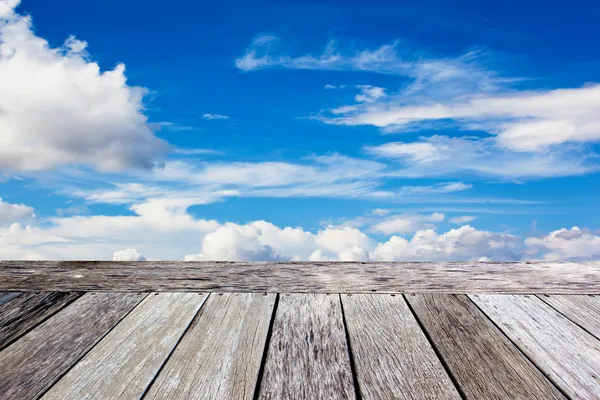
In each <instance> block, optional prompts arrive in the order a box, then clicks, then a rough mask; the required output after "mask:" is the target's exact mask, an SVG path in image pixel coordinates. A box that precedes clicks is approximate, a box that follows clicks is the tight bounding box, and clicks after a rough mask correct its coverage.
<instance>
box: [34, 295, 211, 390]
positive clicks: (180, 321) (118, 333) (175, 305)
mask: <svg viewBox="0 0 600 400" xmlns="http://www.w3.org/2000/svg"><path fill="white" fill-rule="evenodd" d="M207 297H208V295H201V296H199V295H198V294H196V293H187V294H185V293H165V294H162V295H150V296H148V297H146V299H144V301H142V302H141V303H140V305H139V306H137V307H136V308H135V309H134V310H133V311H132V312H131V313H130V314H129V315H128V316H127V317H126V318H125V319H124V320H123V321H121V322H120V323H119V324H118V325H117V326H116V327H115V328H114V329H113V330H112V331H110V333H109V334H108V335H106V336H105V337H104V339H102V341H101V342H100V343H98V344H97V345H96V346H95V347H94V348H93V349H92V350H90V352H89V353H88V354H87V355H86V356H85V357H84V358H83V359H82V360H81V361H79V362H78V363H77V364H76V365H75V366H74V367H73V368H72V369H71V370H70V371H69V372H68V373H67V374H66V375H65V376H64V377H63V378H62V379H61V380H60V381H58V382H57V383H56V384H55V385H54V386H53V387H52V388H51V389H50V390H49V391H48V392H47V393H46V394H45V395H44V396H43V397H42V398H43V399H44V400H79V399H90V400H91V399H98V400H104V399H139V398H140V397H141V396H142V394H143V393H144V391H145V390H146V388H147V387H148V386H149V385H150V382H152V379H153V378H154V376H155V375H156V373H157V372H158V370H159V369H160V367H161V366H162V364H163V363H164V362H165V360H166V359H167V357H168V356H169V354H170V353H171V351H172V350H173V349H174V347H175V345H176V344H177V342H178V340H179V339H180V338H181V336H182V335H183V333H184V332H185V330H186V328H187V327H188V326H189V324H190V323H191V322H192V320H193V319H194V316H195V315H196V313H197V312H198V310H199V309H200V307H201V306H202V304H203V303H204V300H206V298H207Z"/></svg>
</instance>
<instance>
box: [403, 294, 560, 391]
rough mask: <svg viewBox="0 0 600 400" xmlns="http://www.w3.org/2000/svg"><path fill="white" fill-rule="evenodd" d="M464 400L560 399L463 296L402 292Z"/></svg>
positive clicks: (530, 365) (531, 366) (543, 377)
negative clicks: (450, 373) (405, 294)
mask: <svg viewBox="0 0 600 400" xmlns="http://www.w3.org/2000/svg"><path fill="white" fill-rule="evenodd" d="M406 299H407V300H408V302H409V303H410V305H411V306H412V308H413V310H414V312H415V314H416V315H417V317H418V318H419V321H420V322H421V324H422V325H423V327H424V328H425V329H426V331H427V333H428V335H429V337H430V338H431V340H432V341H433V343H434V344H435V346H436V348H437V350H438V353H439V354H440V355H441V357H442V358H443V359H444V361H445V363H446V365H447V366H448V368H449V369H450V371H452V374H453V376H454V378H455V380H456V382H457V383H458V384H459V386H460V387H461V389H462V391H463V393H464V395H465V397H466V398H467V399H474V400H478V399H499V400H500V399H519V400H528V399H531V400H536V399H548V400H550V399H564V396H563V395H562V394H561V393H560V391H558V390H557V389H556V387H555V386H554V385H553V384H552V383H551V382H550V381H548V380H547V379H546V378H545V376H544V375H543V374H542V373H541V372H540V371H539V370H538V369H537V368H536V367H535V366H534V365H533V364H531V362H529V360H528V359H527V358H526V357H524V356H523V355H522V354H521V352H520V351H519V350H518V349H517V348H516V347H515V346H514V344H513V343H512V342H511V341H510V340H508V339H507V338H506V336H504V334H503V333H502V332H500V331H499V330H498V329H497V328H496V327H495V326H494V324H493V323H492V322H490V321H489V319H488V318H487V317H486V316H485V314H483V313H482V312H481V311H480V310H479V309H478V308H477V306H476V305H475V304H473V302H471V300H469V298H468V297H466V296H465V295H458V296H457V295H431V294H425V295H420V294H419V295H407V296H406Z"/></svg>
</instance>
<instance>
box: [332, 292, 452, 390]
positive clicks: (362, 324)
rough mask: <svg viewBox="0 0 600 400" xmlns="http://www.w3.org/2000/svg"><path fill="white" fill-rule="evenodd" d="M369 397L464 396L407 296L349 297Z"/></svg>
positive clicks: (359, 373)
mask: <svg viewBox="0 0 600 400" xmlns="http://www.w3.org/2000/svg"><path fill="white" fill-rule="evenodd" d="M342 304H343V306H344V313H345V315H346V325H347V327H348V335H349V339H350V346H351V348H352V354H353V356H354V364H355V368H356V377H357V380H358V386H359V388H360V394H361V396H362V398H363V399H429V400H433V399H460V398H461V397H460V395H459V393H458V391H457V390H456V388H455V386H454V384H453V383H452V381H451V379H450V377H449V376H448V374H447V373H446V371H445V369H444V367H443V365H442V363H441V362H440V360H439V359H438V358H437V356H436V354H435V352H434V350H433V348H432V347H431V345H430V344H429V342H428V340H427V338H426V336H425V334H424V333H423V331H422V330H421V328H420V327H419V324H418V323H417V321H416V320H415V318H414V317H413V315H412V313H411V311H410V309H409V308H408V305H407V304H406V301H405V300H404V298H403V297H402V296H390V295H368V294H359V295H344V296H342Z"/></svg>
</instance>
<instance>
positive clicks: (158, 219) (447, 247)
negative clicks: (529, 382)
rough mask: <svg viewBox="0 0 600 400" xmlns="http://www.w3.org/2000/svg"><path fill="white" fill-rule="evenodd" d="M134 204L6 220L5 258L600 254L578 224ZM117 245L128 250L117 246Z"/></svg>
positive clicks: (1, 236) (1, 238)
mask: <svg viewBox="0 0 600 400" xmlns="http://www.w3.org/2000/svg"><path fill="white" fill-rule="evenodd" d="M132 211H133V212H134V213H135V215H131V216H101V215H97V216H70V217H62V218H51V219H50V220H48V221H46V223H44V225H40V226H24V225H22V224H20V223H14V224H12V225H10V226H9V227H6V228H2V227H0V259H106V258H107V257H110V255H111V254H112V255H113V257H112V258H113V259H115V260H117V259H118V260H141V259H142V254H145V255H149V256H151V259H162V260H177V259H181V258H182V257H184V255H186V254H188V256H186V257H185V259H187V260H238V261H243V260H252V261H259V260H260V261H268V260H271V261H274V260H293V261H301V260H312V261H324V260H341V261H368V260H373V261H377V260H383V261H428V260H429V261H431V260H433V261H435V260H440V261H461V260H480V259H481V260H483V259H485V260H493V261H513V260H518V259H520V258H521V257H522V249H523V248H524V247H525V246H526V248H527V256H528V257H534V256H540V257H543V258H544V259H546V260H564V259H566V260H579V259H597V258H600V253H599V252H598V248H600V236H597V235H595V234H594V233H593V232H591V231H589V230H587V229H581V230H580V229H579V228H573V229H571V230H566V229H561V230H559V231H555V232H552V233H550V234H549V235H547V236H546V237H542V238H527V239H525V241H524V240H523V238H519V237H517V236H513V235H510V234H506V233H496V232H489V231H481V230H477V229H475V228H472V227H470V226H462V227H460V228H457V229H452V230H450V231H448V232H445V233H441V234H438V233H436V232H435V230H433V229H426V228H425V229H420V228H419V229H418V230H417V231H416V232H415V233H414V235H413V236H412V238H407V237H402V236H397V235H394V236H392V237H390V238H389V239H388V240H385V241H383V242H379V243H378V241H376V240H375V239H374V238H372V237H370V236H368V235H367V234H366V233H365V232H363V231H361V230H360V229H357V228H353V227H349V226H347V227H338V228H336V227H332V226H330V227H327V228H324V229H321V230H318V231H317V232H316V233H313V232H310V231H307V230H305V229H303V228H301V227H295V228H292V227H284V228H280V227H278V226H276V225H273V224H271V223H269V222H266V221H255V222H251V223H248V224H245V225H239V224H232V223H225V224H219V223H217V222H216V221H207V220H202V219H197V218H194V217H193V216H191V215H190V214H189V213H188V212H187V206H186V205H185V204H183V203H179V202H172V203H170V202H169V201H167V200H164V199H163V200H160V201H159V200H156V201H150V202H147V203H143V204H140V205H136V206H132ZM381 218H388V219H390V220H392V221H394V218H396V217H394V216H392V217H387V216H384V217H381ZM404 218H405V219H409V220H410V218H411V217H410V216H404ZM412 218H413V219H412V221H411V222H412V223H416V224H417V225H418V224H422V226H425V225H426V224H432V225H434V224H435V223H437V222H442V221H443V220H444V219H445V217H444V215H443V214H439V213H434V214H430V215H425V216H420V217H419V218H420V219H419V218H416V217H415V216H413V217H412ZM415 221H416V222H415ZM411 229H412V228H411ZM397 230H398V229H397V228H395V231H397ZM390 232H391V231H390ZM115 248H124V249H125V250H122V251H118V252H116V253H113V252H114V249H115Z"/></svg>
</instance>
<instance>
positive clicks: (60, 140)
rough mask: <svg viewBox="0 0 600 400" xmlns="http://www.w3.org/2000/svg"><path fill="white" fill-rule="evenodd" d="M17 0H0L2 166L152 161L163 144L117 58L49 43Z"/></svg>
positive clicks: (80, 44) (73, 44) (112, 167)
mask: <svg viewBox="0 0 600 400" xmlns="http://www.w3.org/2000/svg"><path fill="white" fill-rule="evenodd" d="M19 3H20V2H19V1H16V0H10V1H6V0H4V1H2V2H0V7H1V8H0V87H1V88H2V90H0V125H1V126H2V130H1V131H0V170H5V171H11V170H12V171H31V170H42V169H49V168H53V167H56V166H60V165H65V164H85V165H91V166H93V167H95V168H97V169H100V170H107V171H119V170H123V169H125V168H150V167H152V166H154V165H156V164H157V163H158V162H159V161H160V158H161V156H162V154H163V153H164V152H165V151H166V150H167V145H166V143H165V142H163V141H162V140H160V139H158V138H157V137H156V136H154V134H153V132H152V131H151V130H150V129H149V128H148V126H147V125H146V116H145V115H144V114H143V110H144V106H143V98H144V95H145V93H146V90H145V89H143V88H140V87H134V86H129V85H127V82H126V78H125V66H124V65H123V64H119V65H117V66H116V67H115V68H114V69H112V70H107V71H102V70H101V69H100V66H99V65H98V64H97V63H95V62H93V61H91V60H90V56H89V54H88V53H87V52H86V48H87V43H86V42H84V41H81V40H78V39H76V38H74V37H69V38H67V40H66V41H65V42H64V43H63V45H62V46H61V47H58V48H53V47H51V46H50V45H49V43H48V42H47V41H46V40H44V39H42V38H40V37H38V36H36V34H35V33H34V32H33V29H32V22H31V18H30V17H29V16H23V15H20V14H18V13H16V12H15V11H14V9H15V7H16V6H17V5H18V4H19Z"/></svg>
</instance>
